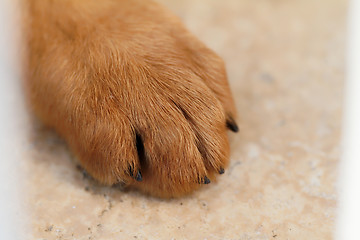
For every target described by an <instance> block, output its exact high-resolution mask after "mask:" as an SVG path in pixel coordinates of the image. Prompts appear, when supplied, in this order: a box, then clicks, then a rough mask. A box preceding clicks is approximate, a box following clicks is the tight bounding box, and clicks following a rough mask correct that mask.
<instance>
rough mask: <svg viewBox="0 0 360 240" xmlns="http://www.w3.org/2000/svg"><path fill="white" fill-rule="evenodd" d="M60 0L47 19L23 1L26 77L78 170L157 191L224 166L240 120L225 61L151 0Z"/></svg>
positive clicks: (207, 177) (177, 187)
mask: <svg viewBox="0 0 360 240" xmlns="http://www.w3.org/2000/svg"><path fill="white" fill-rule="evenodd" d="M129 2H130V1H129ZM41 4H45V3H41ZM46 4H49V3H46ZM65 4H66V3H62V5H61V7H58V9H60V10H58V11H56V14H55V15H52V17H51V20H52V21H49V19H47V20H48V21H45V19H42V18H41V17H44V14H43V15H39V16H38V15H37V14H35V13H36V9H37V8H36V6H35V7H34V8H33V9H32V10H31V11H32V13H33V21H32V22H31V24H32V25H31V29H33V30H32V32H30V34H29V36H30V37H29V43H30V44H29V51H28V52H29V58H28V60H29V64H28V66H29V70H28V76H29V79H28V81H27V87H28V90H29V91H28V92H29V96H30V99H31V102H32V104H33V106H34V109H35V111H36V112H37V114H38V115H39V116H40V118H42V119H43V120H44V122H45V123H47V124H49V125H51V126H53V127H54V128H55V129H56V130H57V131H58V132H59V133H60V135H62V136H63V137H64V138H65V139H66V140H67V142H68V144H69V146H70V148H71V149H72V150H73V151H74V153H75V154H76V156H77V157H78V159H79V161H80V163H81V165H82V166H83V167H84V168H85V169H86V171H87V172H88V173H89V174H90V175H92V176H93V177H94V178H95V179H97V180H99V181H100V182H102V183H105V184H116V183H119V182H121V183H125V184H127V185H129V186H133V187H135V188H138V189H141V190H142V191H144V192H147V193H150V194H152V195H156V196H161V197H173V196H180V195H183V194H186V193H189V192H191V191H193V190H194V189H197V188H198V187H200V186H201V185H203V184H209V183H210V182H211V181H213V180H215V178H216V175H218V174H222V173H224V169H225V168H226V167H227V165H228V159H229V143H228V138H227V133H226V129H227V128H229V129H230V130H232V131H234V132H236V131H238V127H237V125H236V123H235V121H234V118H235V107H234V103H233V100H232V97H231V92H230V89H229V85H228V82H227V78H226V72H225V67H224V63H223V61H222V60H221V59H220V58H219V57H218V56H217V55H216V54H215V53H213V52H212V51H211V50H209V49H208V48H207V47H205V46H204V45H203V44H202V43H201V42H200V41H199V40H198V39H196V38H195V37H194V36H193V35H191V34H190V33H189V32H188V31H187V30H186V29H185V28H184V27H183V25H182V24H181V23H180V21H179V20H178V19H177V18H176V17H174V16H173V15H171V14H169V12H168V11H167V10H165V9H163V8H162V7H160V6H158V5H156V4H155V3H149V2H145V1H134V2H131V3H126V1H123V2H117V3H115V2H113V1H109V2H107V4H100V5H96V4H95V5H91V4H89V5H80V3H79V5H78V6H76V7H73V8H72V10H71V11H74V12H73V13H72V14H69V11H70V10H69V8H65V7H64V5H65ZM48 7H49V6H48ZM49 8H50V7H49ZM51 8H54V6H53V5H51ZM64 9H66V12H65V10H64ZM52 10H53V12H54V9H52ZM62 10H64V13H61V11H62ZM31 11H30V12H31ZM76 11H79V12H81V14H79V12H76ZM50 12H51V11H50ZM62 14H63V15H62ZM78 14H79V15H78ZM69 15H71V16H73V17H72V18H69V19H68V18H67V17H68V16H69ZM56 17H59V18H60V19H59V20H58V21H57V20H56ZM61 18H62V19H63V20H64V19H65V20H64V21H62V22H60V20H61ZM66 20H67V21H66ZM49 39H51V40H49Z"/></svg>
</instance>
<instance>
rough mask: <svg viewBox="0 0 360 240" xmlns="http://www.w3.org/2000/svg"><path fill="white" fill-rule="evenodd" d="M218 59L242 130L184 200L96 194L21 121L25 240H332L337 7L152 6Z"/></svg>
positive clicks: (319, 1) (338, 86) (339, 83)
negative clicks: (25, 133)
mask: <svg viewBox="0 0 360 240" xmlns="http://www.w3.org/2000/svg"><path fill="white" fill-rule="evenodd" d="M161 2H163V3H164V4H165V5H167V6H168V7H169V8H170V9H172V10H173V11H174V12H176V13H177V14H178V15H179V16H180V17H181V18H182V19H183V20H184V22H185V24H186V25H187V26H188V27H189V28H190V29H191V30H192V31H193V32H194V33H195V34H196V35H197V36H198V37H199V38H200V39H202V40H203V41H204V42H206V43H207V44H208V45H209V46H210V47H211V48H213V49H214V50H215V51H216V52H218V53H219V54H220V55H221V56H222V57H223V58H224V59H225V61H226V64H227V69H228V75H229V81H230V84H231V87H232V91H233V94H234V97H235V100H236V104H237V108H238V112H239V125H240V133H238V134H232V133H229V137H230V140H231V148H232V154H231V165H230V167H229V169H227V171H226V173H225V174H224V175H222V176H221V177H219V179H218V182H217V183H211V184H209V185H208V186H206V187H204V188H203V189H201V190H200V191H198V192H195V193H194V194H193V195H191V196H188V197H185V198H180V199H173V200H161V199H155V198H151V197H148V196H145V195H143V194H141V193H138V192H134V191H122V190H121V189H118V188H110V187H103V186H100V185H98V184H96V183H95V182H93V180H91V179H89V178H88V177H87V176H86V175H84V174H83V172H82V171H81V169H79V168H77V167H76V163H75V161H74V159H73V157H72V155H71V153H70V152H69V151H68V149H67V147H66V144H65V143H64V142H63V141H62V140H61V139H59V138H58V137H57V136H56V134H54V133H53V132H52V131H51V130H48V129H45V128H44V127H42V126H41V125H40V124H37V123H36V122H34V123H32V124H31V126H30V129H31V134H30V138H29V141H28V143H27V144H28V150H27V157H26V161H24V164H23V167H24V171H25V176H26V179H27V180H26V182H25V183H24V188H26V189H25V193H26V197H24V199H26V200H24V202H26V205H27V208H28V216H29V221H30V224H31V229H32V231H31V232H29V233H28V234H27V236H28V238H29V239H49V240H50V239H177V240H178V239H208V240H212V239H214V240H215V239H241V240H245V239H246V240H248V239H249V240H250V239H297V240H298V239H332V234H333V231H334V223H335V210H336V205H337V194H336V182H337V181H336V180H337V166H338V162H339V155H340V149H339V145H340V144H339V142H340V126H341V113H342V99H343V83H344V49H345V40H346V39H345V35H346V11H347V9H346V7H347V2H346V1H343V0H292V1H284V0H257V1H253V0H240V1H239V0H226V1H216V0H211V1H210V0H197V1H190V0H185V1H169V0H161Z"/></svg>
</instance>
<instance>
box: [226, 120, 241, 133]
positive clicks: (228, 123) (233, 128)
mask: <svg viewBox="0 0 360 240" xmlns="http://www.w3.org/2000/svg"><path fill="white" fill-rule="evenodd" d="M226 126H227V127H228V128H229V129H230V130H231V131H233V132H238V131H239V127H238V125H237V124H236V122H235V120H234V119H233V118H232V117H229V119H228V120H227V121H226Z"/></svg>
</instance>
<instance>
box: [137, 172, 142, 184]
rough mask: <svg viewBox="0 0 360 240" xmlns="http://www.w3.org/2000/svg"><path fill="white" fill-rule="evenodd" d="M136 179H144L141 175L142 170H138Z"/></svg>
mask: <svg viewBox="0 0 360 240" xmlns="http://www.w3.org/2000/svg"><path fill="white" fill-rule="evenodd" d="M135 180H136V181H138V182H141V181H142V176H141V172H140V171H138V172H137V174H136V177H135Z"/></svg>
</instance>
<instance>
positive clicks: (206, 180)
mask: <svg viewBox="0 0 360 240" xmlns="http://www.w3.org/2000/svg"><path fill="white" fill-rule="evenodd" d="M203 183H204V184H209V183H211V181H210V179H209V178H208V177H207V176H205V177H204V181H203Z"/></svg>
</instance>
